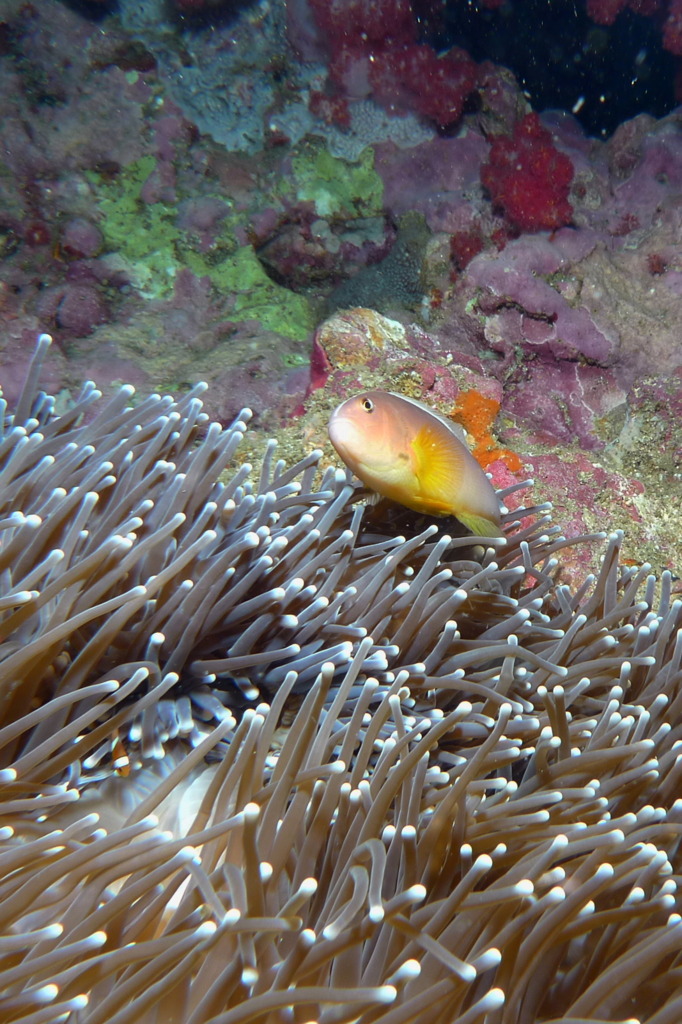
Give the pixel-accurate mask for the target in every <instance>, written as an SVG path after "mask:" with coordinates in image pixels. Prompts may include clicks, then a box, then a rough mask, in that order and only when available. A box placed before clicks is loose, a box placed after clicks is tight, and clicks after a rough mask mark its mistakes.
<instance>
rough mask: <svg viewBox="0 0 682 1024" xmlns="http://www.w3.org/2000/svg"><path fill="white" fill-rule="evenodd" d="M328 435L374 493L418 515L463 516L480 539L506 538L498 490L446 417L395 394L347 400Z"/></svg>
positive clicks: (333, 418)
mask: <svg viewBox="0 0 682 1024" xmlns="http://www.w3.org/2000/svg"><path fill="white" fill-rule="evenodd" d="M329 437H330V439H331V442H332V444H333V445H334V447H335V449H336V451H337V452H338V453H339V455H340V456H341V458H342V459H343V461H344V462H345V463H346V465H347V466H348V467H349V469H351V470H352V471H353V473H355V475H356V476H357V477H359V478H360V480H362V482H363V483H364V484H365V485H366V486H367V487H369V488H371V489H372V490H373V491H376V492H377V493H378V494H381V495H383V496H384V497H385V498H390V499H391V500H392V501H397V502H398V503H399V504H401V505H405V506H406V507H407V508H411V509H414V511H415V512H425V513H428V514H429V515H435V516H447V515H451V516H456V517H457V519H459V520H460V522H461V523H463V524H464V525H465V526H466V527H467V528H468V529H469V530H471V531H472V532H473V533H475V534H478V535H480V536H487V537H489V536H500V534H501V530H500V505H499V502H498V500H497V496H496V494H495V491H494V489H493V486H492V484H491V483H490V481H489V480H488V477H487V476H486V475H485V473H484V472H483V470H482V468H481V467H480V466H479V464H478V462H477V461H476V459H475V458H474V457H473V455H472V454H471V452H470V451H469V449H468V448H467V446H466V444H464V443H463V442H462V441H461V440H460V439H459V437H458V436H457V433H456V428H455V426H454V424H452V423H451V422H450V421H449V420H447V419H446V418H445V417H444V416H440V415H439V414H438V413H437V412H434V410H433V409H429V408H428V407H427V406H425V405H422V404H421V402H417V401H415V400H414V399H411V398H404V397H403V396H402V395H395V394H393V393H392V392H390V391H366V392H364V393H363V394H361V395H355V396H354V397H353V398H349V399H348V401H346V402H343V403H342V404H341V405H340V406H339V407H338V408H337V409H335V410H334V412H333V413H332V416H331V419H330V420H329Z"/></svg>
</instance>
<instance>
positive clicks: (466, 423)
mask: <svg viewBox="0 0 682 1024" xmlns="http://www.w3.org/2000/svg"><path fill="white" fill-rule="evenodd" d="M499 411H500V403H499V402H498V401H496V400H495V399H494V398H488V397H487V396H486V395H482V394H481V392H480V391H475V390H474V389H473V388H472V389H471V390H469V391H462V392H461V393H460V395H459V397H458V399H457V403H456V405H455V408H454V409H453V411H452V414H451V415H452V418H453V419H454V420H456V421H457V423H461V425H462V426H463V427H464V429H465V430H466V431H467V433H468V434H470V435H471V437H472V438H473V439H474V447H473V454H474V456H475V457H476V459H477V460H478V461H479V462H480V464H481V465H482V466H483V468H484V469H485V468H487V467H488V466H489V465H490V463H491V462H495V460H496V459H501V460H502V461H503V462H504V464H505V465H506V466H507V469H509V470H511V471H512V472H516V471H517V470H519V469H521V467H522V466H523V462H522V460H521V459H520V458H519V456H518V455H517V454H516V452H512V451H510V450H509V449H508V448H500V447H499V445H498V444H497V441H496V440H495V438H494V437H493V433H492V428H493V424H494V422H495V417H496V416H497V414H498V412H499Z"/></svg>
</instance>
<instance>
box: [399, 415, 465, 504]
mask: <svg viewBox="0 0 682 1024" xmlns="http://www.w3.org/2000/svg"><path fill="white" fill-rule="evenodd" d="M412 453H413V457H414V472H415V476H416V477H417V479H418V481H419V492H420V493H419V500H420V504H421V505H422V506H423V510H424V511H425V512H426V511H429V512H432V513H433V514H434V515H452V514H456V513H455V506H454V499H455V495H456V494H457V490H458V487H459V482H460V479H461V476H462V473H463V470H464V457H465V450H464V448H463V446H461V443H460V442H459V441H458V440H457V438H456V437H455V436H454V435H453V434H452V433H450V432H447V431H446V430H445V428H444V427H443V426H442V425H441V424H440V423H439V422H438V421H437V420H436V421H435V422H433V423H425V424H424V425H423V426H422V427H421V428H420V429H419V431H418V432H417V434H416V436H415V438H414V440H413V441H412Z"/></svg>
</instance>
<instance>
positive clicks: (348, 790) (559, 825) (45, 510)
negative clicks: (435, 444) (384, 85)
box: [0, 339, 682, 1024]
mask: <svg viewBox="0 0 682 1024" xmlns="http://www.w3.org/2000/svg"><path fill="white" fill-rule="evenodd" d="M45 342H46V339H42V341H41V353H42V350H44V346H45ZM38 373H39V367H38V364H37V363H34V364H33V366H32V368H31V371H30V375H29V379H28V381H27V384H26V387H25V389H24V390H23V392H22V394H21V396H20V398H19V401H18V404H17V405H16V406H15V407H12V408H3V410H2V438H1V440H0V474H2V484H3V486H2V500H3V512H2V521H1V523H0V529H1V536H2V545H1V546H0V562H1V564H2V576H1V577H0V579H1V580H2V593H1V595H0V622H1V628H2V639H1V641H0V700H1V701H2V712H1V716H0V758H1V759H2V767H1V768H0V791H1V795H2V801H1V802H0V819H1V820H0V836H1V838H2V849H1V850H0V865H1V867H2V870H1V871H0V920H1V921H2V931H3V952H4V956H3V960H2V963H1V964H0V990H1V995H0V1012H1V1013H2V1017H3V1020H6V1021H8V1022H10V1021H13V1020H17V1021H19V1020H30V1019H33V1020H40V1021H42V1022H43V1024H53V1022H54V1024H56V1022H57V1021H64V1020H73V1021H74V1022H75V1021H76V1020H77V1021H78V1022H79V1024H119V1022H122V1021H124V1020H125V1021H131V1020H134V1021H135V1022H136V1024H161V1022H165V1024H170V1022H175V1021H177V1022H178V1024H179V1022H183V1024H237V1022H239V1021H246V1020H254V1021H255V1020H262V1021H265V1020H274V1019H275V1017H279V1016H281V1015H288V1014H289V1013H290V1012H291V1011H292V1010H293V1012H294V1014H296V1015H297V1016H300V1017H301V1019H303V1018H305V1019H316V1020H320V1021H332V1020H333V1021H337V1022H344V1021H347V1022H351V1021H356V1020H370V1019H371V1020H374V1021H380V1022H382V1024H397V1022H399V1021H401V1022H404V1024H407V1022H410V1021H412V1022H415V1024H425V1022H426V1021H430V1022H434V1024H436V1022H437V1024H440V1022H442V1024H446V1022H447V1024H483V1022H484V1021H485V1020H486V1019H487V1020H489V1019H490V1015H491V1014H494V1015H495V1019H496V1020H498V1021H499V1022H500V1024H516V1022H518V1021H520V1020H523V1021H525V1022H528V1024H532V1022H536V1021H537V1022H540V1021H543V1022H549V1021H557V1020H567V1019H572V1020H573V1019H575V1020H577V1019H579V1020H582V1021H585V1022H589V1024H598V1022H600V1021H604V1020H610V1021H620V1020H622V1021H624V1020H626V1019H627V1020H633V1019H634V1017H633V1015H636V1019H638V1020H641V1021H647V1022H650V1024H672V1022H673V1021H675V1020H676V1019H677V1015H678V1014H679V1008H680V1004H681V1003H682V990H681V989H680V984H679V966H680V927H681V926H680V917H679V907H680V904H679V893H678V887H677V876H678V875H679V872H680V834H681V828H682V817H681V815H682V808H681V807H680V800H679V799H678V797H677V794H678V793H679V781H680V764H681V762H680V758H679V752H678V748H679V742H680V725H679V722H680V709H679V705H680V700H681V699H682V697H681V693H680V683H681V680H682V673H681V672H680V659H681V658H682V644H681V643H680V640H679V637H680V635H681V634H680V629H681V628H682V606H681V605H680V602H678V601H674V600H672V598H671V580H670V577H669V575H668V574H664V575H663V577H662V579H661V580H660V583H657V581H656V580H655V579H654V577H653V576H651V575H650V572H649V567H647V566H631V567H627V566H623V565H621V564H619V555H620V549H621V540H622V538H621V536H620V535H618V534H615V535H612V536H611V537H610V538H609V539H608V542H607V544H606V547H605V550H604V554H603V562H602V565H601V568H600V570H599V573H598V575H597V577H596V578H594V577H591V578H588V579H586V580H585V581H583V582H582V584H581V585H579V586H578V587H577V588H572V587H569V586H567V585H566V584H565V583H562V581H561V575H560V565H559V559H561V558H562V557H563V554H564V553H565V552H566V551H567V550H570V548H571V546H575V545H576V544H578V546H579V545H580V544H581V543H585V542H586V541H587V538H584V539H583V540H582V541H577V542H576V541H572V542H569V541H566V540H564V539H563V537H562V534H561V532H560V530H559V529H558V527H554V526H552V525H551V524H550V523H549V521H548V517H547V516H543V515H542V511H543V510H542V509H535V510H533V509H530V508H526V509H523V510H522V517H523V522H524V523H525V525H521V524H520V523H519V522H518V521H516V519H515V517H514V516H513V515H511V514H510V515H507V516H505V523H506V525H505V530H506V539H507V543H506V544H502V545H500V546H499V547H498V550H497V552H496V553H495V552H493V550H492V548H488V549H487V550H482V549H479V551H478V552H476V551H472V550H471V541H470V539H468V538H465V539H460V540H455V539H453V538H452V537H451V536H449V535H447V534H445V533H444V532H443V530H442V529H441V530H438V529H436V528H434V527H428V528H426V529H424V530H421V529H420V528H419V526H418V525H417V526H416V528H415V525H416V524H414V523H413V524H409V523H407V522H403V523H402V527H405V528H406V531H405V532H404V533H403V534H402V535H398V534H396V532H395V526H396V524H394V523H391V522H390V521H386V520H385V519H376V518H375V519H373V518H372V514H371V510H370V509H366V508H363V507H362V505H358V498H359V493H358V491H357V490H356V488H355V486H354V485H352V484H350V483H348V481H347V480H346V476H345V474H344V473H340V472H339V471H338V470H335V469H333V468H331V469H329V470H327V471H326V473H324V475H323V478H322V481H321V483H320V484H319V485H317V486H316V485H315V482H314V478H315V475H316V472H317V471H318V469H319V468H320V455H319V453H318V452H313V453H311V455H310V456H309V457H308V458H307V459H306V460H304V462H303V463H302V464H299V465H297V466H292V467H290V468H286V467H285V466H284V465H283V464H281V463H275V462H274V457H273V451H272V450H270V451H269V454H268V456H267V458H266V460H265V462H264V464H263V467H262V469H261V472H260V474H259V476H258V477H257V478H254V477H253V475H252V471H251V467H250V466H247V465H244V466H241V467H237V466H236V463H235V455H236V449H237V446H238V444H239V443H240V442H241V441H242V440H243V438H244V434H245V431H246V424H245V421H244V420H241V421H238V422H237V423H235V424H234V425H233V426H232V427H231V428H230V429H228V430H221V429H220V427H219V426H218V425H217V424H210V423H208V422H207V418H206V417H205V415H204V414H203V413H202V411H201V403H200V401H199V399H198V393H194V394H192V395H189V396H187V397H185V398H183V399H180V400H179V401H178V402H173V401H172V400H171V399H168V398H166V399H163V398H160V397H158V396H153V397H151V398H149V399H146V400H143V401H142V402H141V403H140V404H139V405H137V406H136V407H134V406H130V405H129V402H130V400H131V399H132V397H133V395H132V391H131V389H123V390H122V391H121V392H120V393H119V395H118V396H117V397H116V398H114V399H112V400H110V401H109V402H103V401H102V400H101V399H100V398H99V396H98V394H97V393H96V392H95V391H94V389H93V388H92V386H89V385H86V387H85V389H84V391H83V394H82V396H81V398H80V400H79V402H78V403H77V404H76V405H75V406H73V407H72V408H69V409H67V410H65V411H64V412H63V414H62V415H61V416H57V415H55V408H54V401H53V400H52V399H50V398H48V397H47V396H46V395H45V394H44V393H41V392H39V391H38V390H37V378H38ZM226 470H229V474H230V475H229V476H228V478H227V479H226V480H225V482H220V478H221V477H222V476H223V474H224V472H225V471H226ZM503 497H504V495H503ZM600 543H603V539H601V540H600Z"/></svg>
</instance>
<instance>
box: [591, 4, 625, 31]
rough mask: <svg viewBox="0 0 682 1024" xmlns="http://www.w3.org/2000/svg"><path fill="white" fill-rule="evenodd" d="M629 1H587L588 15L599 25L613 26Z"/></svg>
mask: <svg viewBox="0 0 682 1024" xmlns="http://www.w3.org/2000/svg"><path fill="white" fill-rule="evenodd" d="M626 4H627V0H587V13H588V15H589V17H590V18H591V19H592V21H594V22H595V23H596V24H597V25H613V23H614V21H615V20H616V18H617V17H618V15H619V14H620V12H621V11H622V10H623V8H624V7H625V6H626Z"/></svg>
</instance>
